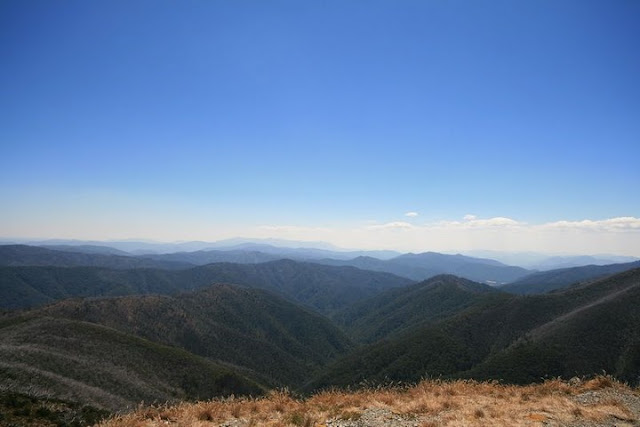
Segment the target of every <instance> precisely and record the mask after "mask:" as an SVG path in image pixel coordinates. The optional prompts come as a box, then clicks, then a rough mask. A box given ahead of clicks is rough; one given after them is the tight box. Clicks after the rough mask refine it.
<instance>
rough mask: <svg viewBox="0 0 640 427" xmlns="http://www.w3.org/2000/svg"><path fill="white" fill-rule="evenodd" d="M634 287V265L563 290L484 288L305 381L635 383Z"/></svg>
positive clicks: (639, 321)
mask: <svg viewBox="0 0 640 427" xmlns="http://www.w3.org/2000/svg"><path fill="white" fill-rule="evenodd" d="M639 287H640V269H636V270H631V271H628V272H624V273H620V274H618V275H616V276H612V277H609V278H606V279H603V280H601V281H598V282H595V283H591V284H588V285H583V286H580V287H576V288H572V289H569V290H567V291H565V292H557V293H552V294H545V295H535V296H515V295H508V294H505V293H500V292H495V293H491V294H488V295H487V297H485V299H484V300H483V301H482V302H481V303H480V304H475V305H472V306H470V307H469V308H467V309H465V310H464V311H462V312H460V313H458V314H456V315H454V316H452V317H450V318H447V319H444V320H442V321H440V322H438V323H435V324H430V325H428V326H425V327H421V328H415V329H414V330H412V331H409V332H407V333H405V334H403V335H402V336H399V337H397V338H392V339H390V340H386V341H380V342H377V343H374V344H372V345H369V346H365V347H361V348H360V349H358V350H356V351H354V352H353V353H352V354H349V355H347V356H346V357H344V358H343V359H341V360H340V361H338V362H336V363H335V364H334V365H332V366H331V367H329V368H328V369H327V371H326V372H325V373H324V374H323V375H321V376H319V377H318V378H317V379H316V381H315V382H314V383H313V385H312V387H326V386H330V385H338V386H345V385H350V384H357V383H359V382H360V381H363V380H367V381H373V382H384V381H388V380H394V381H417V380H419V379H420V378H422V377H424V376H447V377H473V378H476V377H481V378H484V379H502V380H506V381H510V382H523V381H534V380H536V381H537V380H540V379H541V378H543V377H545V376H547V375H574V374H594V373H601V372H602V371H603V370H605V371H606V372H609V373H615V374H616V375H617V376H618V377H620V378H624V379H629V380H632V381H635V382H637V380H638V378H637V373H638V370H637V367H638V350H637V349H638V346H637V344H638V329H639V328H640V318H639V317H638V314H637V313H638V311H637V307H639V306H640V296H639V292H638V288H639ZM614 329H615V331H614Z"/></svg>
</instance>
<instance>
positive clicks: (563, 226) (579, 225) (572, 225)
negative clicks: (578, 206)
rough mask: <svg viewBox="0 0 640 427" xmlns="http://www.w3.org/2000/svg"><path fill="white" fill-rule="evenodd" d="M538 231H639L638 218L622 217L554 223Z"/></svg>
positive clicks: (545, 225) (639, 223)
mask: <svg viewBox="0 0 640 427" xmlns="http://www.w3.org/2000/svg"><path fill="white" fill-rule="evenodd" d="M539 228H540V229H548V230H583V231H606V232H615V231H640V218H635V217H632V216H624V217H617V218H609V219H603V220H595V221H594V220H590V219H584V220H582V221H556V222H549V223H546V224H541V225H540V226H539Z"/></svg>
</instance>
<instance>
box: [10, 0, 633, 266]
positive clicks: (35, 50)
mask: <svg viewBox="0 0 640 427" xmlns="http://www.w3.org/2000/svg"><path fill="white" fill-rule="evenodd" d="M638 22H640V3H639V2H637V1H632V0H628V1H623V0H621V1H569V0H566V1H518V2H513V1H498V0H495V1H494V0H492V1H436V0H433V1H431V0H430V1H372V0H367V1H364V0H362V1H357V0H353V1H343V0H340V1H338V0H335V1H319V0H318V1H305V2H300V1H264V0H260V1H241V0H240V1H238V0H228V1H223V0H219V1H184V2H170V1H91V2H86V1H65V2H52V1H30V2H24V1H17V0H15V1H14V0H7V1H3V2H2V3H0V58H2V67H0V91H1V92H0V93H1V95H0V113H1V114H0V147H1V151H0V154H1V156H0V197H1V199H2V200H3V208H2V209H1V210H0V227H1V228H0V236H4V237H32V238H41V237H42V238H46V237H60V238H127V237H129V238H151V239H158V240H190V239H200V240H215V239H218V238H226V237H233V236H237V235H242V236H248V237H251V236H256V237H269V236H273V237H286V238H305V239H307V238H312V239H314V240H330V241H332V242H333V243H337V244H341V245H347V246H350V247H373V246H385V247H390V248H391V247H393V248H397V249H412V250H441V249H447V248H448V249H455V248H456V247H460V248H461V249H464V248H467V247H468V248H483V249H485V248H486V249H492V248H496V247H498V246H499V245H496V238H495V236H496V233H499V234H500V236H501V238H500V239H498V240H499V241H502V242H503V244H502V246H503V247H502V249H509V248H510V247H511V246H514V243H518V245H519V246H518V245H516V246H518V248H515V247H514V249H526V248H530V249H537V250H543V249H544V250H549V251H553V250H554V249H555V250H567V251H580V252H584V253H595V252H599V251H600V249H603V250H607V251H611V252H617V253H627V254H635V255H640V219H638V218H640V191H638V187H639V184H640V167H639V166H638V159H640V78H639V77H638V76H640V55H639V54H638V52H640V25H638ZM407 212H416V213H417V214H418V215H414V216H405V214H406V213H407ZM465 215H472V216H473V219H469V218H472V217H471V216H468V217H467V219H466V220H465V219H463V218H464V216H465ZM496 218H505V219H509V220H512V221H514V223H505V222H504V221H502V222H501V221H500V220H495V221H493V222H488V223H487V222H484V223H483V222H478V221H488V220H491V219H496ZM615 218H626V219H625V220H624V221H617V222H615V221H614V222H608V223H607V222H606V221H610V220H612V219H615ZM585 220H586V221H588V222H584V221H585ZM474 221H475V222H474ZM563 221H564V222H566V224H569V225H567V227H570V228H571V230H573V231H571V232H572V233H573V232H576V231H575V230H582V231H581V232H583V234H582V235H581V236H582V237H584V239H585V240H584V241H583V240H581V239H582V237H581V238H580V239H574V240H576V242H579V243H575V245H574V246H571V247H569V246H567V247H565V246H562V245H560V243H562V242H563V241H565V240H567V239H566V235H564V234H558V235H557V236H556V237H554V238H549V239H542V240H543V242H540V241H539V240H540V238H539V235H540V233H542V232H541V231H540V229H539V228H535V227H546V226H550V225H552V226H553V225H554V224H555V225H556V226H557V225H558V224H564V223H562V222H563ZM456 222H458V223H460V224H461V225H459V228H460V227H461V228H460V229H456V230H457V231H452V234H449V232H450V231H451V230H449V229H448V228H446V227H445V231H446V232H442V233H441V234H434V232H433V230H434V228H438V227H442V226H443V224H454V225H453V226H454V227H458V226H456V225H455V223H456ZM472 222H473V224H471V223H472ZM613 223H615V224H617V225H616V226H615V227H614V228H615V230H612V229H610V227H609V226H608V225H607V224H609V225H610V224H613ZM566 224H565V225H566ZM585 224H586V225H585ZM590 224H595V225H593V226H591V225H590ZM620 224H622V225H620ZM384 226H388V227H386V228H385V227H384ZM503 226H504V227H503ZM375 227H378V228H375ZM411 227H413V228H411ZM447 227H448V226H447ZM469 227H475V228H474V230H477V229H478V228H483V227H484V228H486V227H493V228H490V230H489V231H490V232H488V233H489V234H487V236H488V237H487V236H485V237H482V238H480V237H477V238H469V237H468V236H469V233H468V229H469ZM500 227H503V228H500ZM513 227H521V228H525V229H526V230H527V231H526V233H528V234H527V236H529V238H528V240H527V239H525V238H524V237H523V236H524V234H522V230H520V234H518V232H516V231H514V229H513ZM567 227H565V228H567ZM608 227H609V228H608ZM484 228H483V229H484ZM425 229H428V231H429V232H427V233H426V234H425ZM376 230H394V231H390V233H392V234H389V235H384V236H382V235H379V234H376V233H377V231H376ZM398 230H402V231H398ZM456 232H459V233H460V236H461V237H460V239H458V240H456V239H455V238H450V239H449V240H451V241H450V242H449V243H446V242H445V241H446V240H448V237H447V236H453V235H455V233H456ZM394 233H395V234H394ZM398 233H401V234H398ZM594 233H595V234H597V236H598V237H597V238H592V239H591V240H589V239H588V236H592V237H593V235H594ZM598 233H599V234H598ZM607 233H608V234H607ZM534 235H536V236H538V237H536V238H535V239H534V237H532V236H534ZM465 236H466V237H465ZM492 236H493V237H492ZM585 236H586V237H585ZM605 242H606V244H605ZM447 245H449V247H447ZM456 245H457V246H456ZM559 245H560V246H559ZM520 246H521V247H520Z"/></svg>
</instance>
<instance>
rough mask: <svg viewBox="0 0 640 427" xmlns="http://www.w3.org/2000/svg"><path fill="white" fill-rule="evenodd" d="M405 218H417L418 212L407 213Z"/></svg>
mask: <svg viewBox="0 0 640 427" xmlns="http://www.w3.org/2000/svg"><path fill="white" fill-rule="evenodd" d="M404 216H408V217H410V218H415V217H417V216H418V212H407V213H406V214H404Z"/></svg>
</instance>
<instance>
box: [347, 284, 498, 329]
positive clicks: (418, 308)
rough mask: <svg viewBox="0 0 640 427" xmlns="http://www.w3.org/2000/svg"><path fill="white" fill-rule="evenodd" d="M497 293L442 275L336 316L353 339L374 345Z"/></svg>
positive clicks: (361, 304) (364, 301) (389, 292)
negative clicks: (373, 343) (383, 339)
mask: <svg viewBox="0 0 640 427" xmlns="http://www.w3.org/2000/svg"><path fill="white" fill-rule="evenodd" d="M495 292H498V291H496V290H495V289H494V288H492V287H490V286H488V285H483V284H480V283H476V282H472V281H470V280H466V279H462V278H460V277H456V276H452V275H439V276H435V277H432V278H431V279H428V280H425V281H424V282H420V283H417V284H414V285H411V286H406V287H403V288H395V289H390V290H387V291H385V292H382V293H380V294H378V295H376V296H374V297H371V298H369V299H366V300H363V301H360V302H358V303H356V304H354V305H352V306H350V307H347V308H346V309H344V310H342V311H341V312H339V313H338V314H336V316H334V320H336V321H337V322H338V323H339V324H340V325H342V326H343V327H344V328H345V330H346V331H348V333H349V334H350V335H351V336H352V337H354V338H356V339H358V340H360V341H363V342H373V341H377V340H379V339H381V338H388V337H389V336H391V335H396V334H398V333H401V332H404V331H406V330H407V329H410V328H414V327H417V326H420V325H425V324H427V323H429V322H435V321H438V320H441V319H444V318H446V317H449V316H452V315H455V314H456V313H458V312H460V311H462V310H464V309H465V308H467V307H469V306H470V305H472V304H477V303H479V302H480V301H482V300H483V299H484V298H485V296H486V295H487V294H490V293H495Z"/></svg>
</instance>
